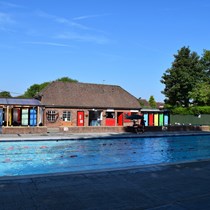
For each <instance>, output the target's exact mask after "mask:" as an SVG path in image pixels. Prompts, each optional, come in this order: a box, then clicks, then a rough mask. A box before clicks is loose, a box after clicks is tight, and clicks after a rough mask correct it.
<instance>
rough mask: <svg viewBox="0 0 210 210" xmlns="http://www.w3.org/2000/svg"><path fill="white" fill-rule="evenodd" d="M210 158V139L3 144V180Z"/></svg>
mask: <svg viewBox="0 0 210 210" xmlns="http://www.w3.org/2000/svg"><path fill="white" fill-rule="evenodd" d="M208 158H210V135H202V136H179V137H160V138H122V139H98V140H96V139H94V140H65V141H23V142H0V176H17V175H31V174H46V173H58V172H74V171H84V170H98V169H112V168H120V167H132V166H143V165H149V164H161V163H174V162H183V161H192V160H203V159H208Z"/></svg>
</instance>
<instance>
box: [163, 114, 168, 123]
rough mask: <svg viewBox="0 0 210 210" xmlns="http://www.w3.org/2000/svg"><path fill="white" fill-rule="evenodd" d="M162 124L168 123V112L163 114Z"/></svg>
mask: <svg viewBox="0 0 210 210" xmlns="http://www.w3.org/2000/svg"><path fill="white" fill-rule="evenodd" d="M164 125H168V114H164Z"/></svg>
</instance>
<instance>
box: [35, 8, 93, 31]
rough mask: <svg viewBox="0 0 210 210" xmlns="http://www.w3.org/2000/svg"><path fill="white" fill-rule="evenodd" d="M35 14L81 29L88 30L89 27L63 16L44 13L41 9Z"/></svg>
mask: <svg viewBox="0 0 210 210" xmlns="http://www.w3.org/2000/svg"><path fill="white" fill-rule="evenodd" d="M37 15H38V16H39V17H42V18H47V19H50V20H52V21H54V22H56V23H60V24H65V25H68V26H71V27H74V28H78V29H83V30H89V29H90V28H89V27H87V26H85V25H82V24H79V23H76V22H75V21H71V20H69V19H67V18H63V17H59V16H55V15H50V14H48V13H45V12H43V11H38V12H37Z"/></svg>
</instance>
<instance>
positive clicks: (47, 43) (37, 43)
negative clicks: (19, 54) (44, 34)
mask: <svg viewBox="0 0 210 210" xmlns="http://www.w3.org/2000/svg"><path fill="white" fill-rule="evenodd" d="M23 43H24V44H33V45H47V46H53V47H71V46H70V45H67V44H62V43H56V42H23Z"/></svg>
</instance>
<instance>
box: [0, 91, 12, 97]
mask: <svg viewBox="0 0 210 210" xmlns="http://www.w3.org/2000/svg"><path fill="white" fill-rule="evenodd" d="M0 97H2V98H11V97H12V96H11V94H10V92H8V91H2V92H0Z"/></svg>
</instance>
